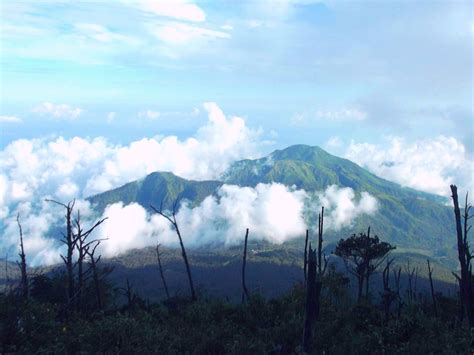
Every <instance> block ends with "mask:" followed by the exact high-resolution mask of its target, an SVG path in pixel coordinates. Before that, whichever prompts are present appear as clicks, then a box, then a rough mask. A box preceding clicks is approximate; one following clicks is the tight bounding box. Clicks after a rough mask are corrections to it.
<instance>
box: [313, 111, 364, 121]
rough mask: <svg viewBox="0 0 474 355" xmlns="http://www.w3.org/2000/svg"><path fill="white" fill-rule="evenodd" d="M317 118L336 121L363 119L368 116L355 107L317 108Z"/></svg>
mask: <svg viewBox="0 0 474 355" xmlns="http://www.w3.org/2000/svg"><path fill="white" fill-rule="evenodd" d="M315 118H316V119H317V120H328V121H335V122H343V121H363V120H365V119H366V118H367V114H366V113H365V112H363V111H360V110H358V109H354V108H343V109H341V110H324V109H318V110H316V113H315Z"/></svg>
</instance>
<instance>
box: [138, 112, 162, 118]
mask: <svg viewBox="0 0 474 355" xmlns="http://www.w3.org/2000/svg"><path fill="white" fill-rule="evenodd" d="M160 116H161V113H160V112H159V111H153V110H145V111H140V112H139V113H138V117H139V118H146V119H148V120H156V119H157V118H158V117H160Z"/></svg>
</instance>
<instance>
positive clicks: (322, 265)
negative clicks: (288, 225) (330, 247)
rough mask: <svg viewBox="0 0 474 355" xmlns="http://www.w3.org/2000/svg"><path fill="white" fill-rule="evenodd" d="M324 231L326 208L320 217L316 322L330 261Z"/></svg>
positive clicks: (322, 210) (322, 208) (322, 209)
mask: <svg viewBox="0 0 474 355" xmlns="http://www.w3.org/2000/svg"><path fill="white" fill-rule="evenodd" d="M323 231H324V207H321V213H320V214H319V215H318V250H317V270H316V320H317V319H319V313H320V309H321V290H322V288H323V277H324V275H325V273H326V268H327V266H328V260H327V258H326V254H324V253H323Z"/></svg>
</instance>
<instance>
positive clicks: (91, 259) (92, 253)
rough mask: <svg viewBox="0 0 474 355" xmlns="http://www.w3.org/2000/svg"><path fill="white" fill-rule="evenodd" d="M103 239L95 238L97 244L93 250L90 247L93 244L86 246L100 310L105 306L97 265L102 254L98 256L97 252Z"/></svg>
mask: <svg viewBox="0 0 474 355" xmlns="http://www.w3.org/2000/svg"><path fill="white" fill-rule="evenodd" d="M101 241H102V240H95V241H94V242H93V243H95V245H94V247H93V248H92V250H91V249H90V246H91V244H89V245H87V247H86V248H85V253H86V254H87V255H88V256H89V265H90V269H91V270H92V279H93V280H94V289H95V296H96V299H97V309H99V310H102V308H103V306H104V304H103V300H102V293H101V290H100V277H99V270H98V267H97V264H98V263H99V261H100V258H101V256H102V255H99V256H98V257H96V256H95V252H96V249H97V247H98V246H99V244H100V242H101Z"/></svg>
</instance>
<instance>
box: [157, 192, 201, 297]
mask: <svg viewBox="0 0 474 355" xmlns="http://www.w3.org/2000/svg"><path fill="white" fill-rule="evenodd" d="M178 202H179V199H178V198H177V199H176V200H175V202H174V204H173V211H172V214H171V215H168V214H166V213H165V212H163V202H162V203H161V206H160V209H159V210H157V209H156V208H155V207H153V205H150V207H151V209H152V210H153V211H155V212H156V213H158V214H159V215H160V216H162V217H164V218H165V219H166V220H168V222H170V223H171V225H172V226H173V228H174V230H175V231H176V234H177V235H178V239H179V244H180V246H181V255H182V256H183V259H184V264H185V266H186V273H187V274H188V281H189V288H190V290H191V299H192V300H193V301H196V299H197V297H196V292H195V291H194V284H193V278H192V275H191V268H190V266H189V261H188V256H187V254H186V249H185V247H184V243H183V238H182V237H181V232H180V230H179V226H178V222H177V221H176V213H177V206H178Z"/></svg>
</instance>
